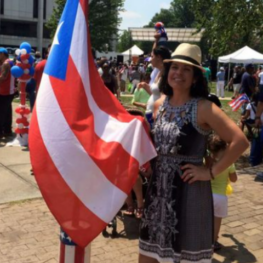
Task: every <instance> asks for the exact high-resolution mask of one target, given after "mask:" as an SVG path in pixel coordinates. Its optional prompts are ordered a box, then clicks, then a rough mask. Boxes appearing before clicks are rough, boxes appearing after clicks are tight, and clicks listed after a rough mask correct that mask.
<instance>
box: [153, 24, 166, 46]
mask: <svg viewBox="0 0 263 263" xmlns="http://www.w3.org/2000/svg"><path fill="white" fill-rule="evenodd" d="M154 28H155V30H156V33H155V35H154V37H155V38H156V39H157V40H158V46H166V44H167V41H168V37H167V34H166V31H165V29H164V24H163V23H162V22H157V23H156V24H155V25H154Z"/></svg>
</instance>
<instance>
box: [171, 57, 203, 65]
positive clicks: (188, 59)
mask: <svg viewBox="0 0 263 263" xmlns="http://www.w3.org/2000/svg"><path fill="white" fill-rule="evenodd" d="M174 58H176V59H183V60H186V61H188V62H191V63H193V64H195V65H196V66H200V64H199V63H198V62H197V61H196V60H195V59H193V58H190V57H187V56H183V55H175V56H172V59H174Z"/></svg>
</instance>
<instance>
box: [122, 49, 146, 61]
mask: <svg viewBox="0 0 263 263" xmlns="http://www.w3.org/2000/svg"><path fill="white" fill-rule="evenodd" d="M121 54H122V55H123V61H124V62H127V61H128V60H131V61H132V62H133V64H137V63H138V61H139V56H141V55H143V54H144V52H143V51H142V50H141V49H140V48H139V47H138V46H136V45H134V46H133V47H131V48H129V49H128V50H126V51H124V52H122V53H121Z"/></svg>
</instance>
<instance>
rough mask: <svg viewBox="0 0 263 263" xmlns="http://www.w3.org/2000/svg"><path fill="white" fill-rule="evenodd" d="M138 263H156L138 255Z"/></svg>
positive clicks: (156, 262)
mask: <svg viewBox="0 0 263 263" xmlns="http://www.w3.org/2000/svg"><path fill="white" fill-rule="evenodd" d="M139 263H158V261H157V260H156V259H154V258H150V257H146V256H144V255H141V254H139Z"/></svg>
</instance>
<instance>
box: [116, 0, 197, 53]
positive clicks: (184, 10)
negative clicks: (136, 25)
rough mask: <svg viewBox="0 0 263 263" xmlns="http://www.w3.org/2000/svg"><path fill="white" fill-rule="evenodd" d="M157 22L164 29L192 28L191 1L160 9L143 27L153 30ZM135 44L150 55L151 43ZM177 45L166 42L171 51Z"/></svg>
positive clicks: (140, 42)
mask: <svg viewBox="0 0 263 263" xmlns="http://www.w3.org/2000/svg"><path fill="white" fill-rule="evenodd" d="M158 21H161V22H163V23H164V25H165V27H166V28H181V27H183V28H184V27H188V28H191V27H193V24H194V21H195V18H194V13H193V12H192V0H173V1H172V2H171V5H170V8H168V9H163V8H162V9H161V10H160V12H159V13H156V14H155V15H154V16H153V17H152V19H151V21H149V23H148V24H147V25H145V26H144V27H147V28H148V27H149V28H153V27H154V24H155V23H156V22H158ZM153 40H154V37H153ZM122 41H123V39H122V38H120V42H122ZM135 43H136V44H137V45H138V46H139V47H140V48H141V49H142V50H144V51H145V52H146V53H150V52H151V50H152V45H153V42H152V41H137V42H135ZM177 45H178V42H168V48H170V49H171V50H174V49H175V47H176V46H177Z"/></svg>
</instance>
